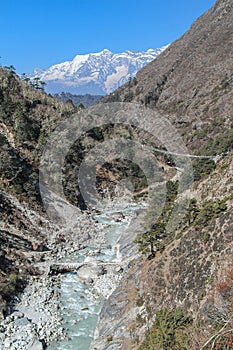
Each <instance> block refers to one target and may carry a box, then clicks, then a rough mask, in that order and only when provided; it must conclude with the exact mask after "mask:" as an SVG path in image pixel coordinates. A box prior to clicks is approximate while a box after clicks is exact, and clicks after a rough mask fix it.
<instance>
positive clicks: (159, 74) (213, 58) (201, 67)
mask: <svg viewBox="0 0 233 350" xmlns="http://www.w3.org/2000/svg"><path fill="white" fill-rule="evenodd" d="M232 6H233V4H232V1H231V0H219V1H217V2H216V4H215V5H214V6H213V7H212V8H211V9H210V10H209V11H208V12H206V13H205V14H204V15H203V16H201V17H200V18H199V19H198V20H197V21H196V22H194V23H193V25H192V26H191V28H190V30H189V31H187V32H186V33H185V34H184V35H183V36H182V37H181V38H180V39H178V40H177V41H175V42H174V43H172V44H171V45H170V46H169V47H168V48H167V49H166V50H165V51H164V52H163V53H162V54H161V55H160V56H159V57H158V58H157V59H156V60H154V61H153V62H152V63H150V64H149V65H147V66H146V67H145V68H143V69H142V70H141V71H140V72H138V73H137V75H136V82H135V84H131V85H130V86H129V84H126V85H124V86H123V87H122V88H120V89H119V90H116V91H115V92H113V93H112V94H111V95H110V96H109V97H106V101H112V100H113V101H117V100H119V101H135V102H139V103H142V104H145V105H147V106H150V107H151V108H155V107H156V109H158V110H159V111H161V112H162V113H164V114H168V115H169V120H170V121H172V123H173V124H174V125H175V126H176V127H177V128H182V130H181V133H182V135H183V137H184V140H185V141H186V143H187V145H189V146H190V148H191V149H197V148H199V147H200V146H201V144H202V143H203V141H204V140H205V141H206V140H207V138H210V137H214V136H215V135H216V134H218V133H219V132H220V131H221V130H222V129H223V128H229V126H230V125H231V123H232V114H233V106H232V98H233V95H232V94H233V90H232V84H233V75H232V72H233V52H232V42H233V21H232V12H233V8H232Z"/></svg>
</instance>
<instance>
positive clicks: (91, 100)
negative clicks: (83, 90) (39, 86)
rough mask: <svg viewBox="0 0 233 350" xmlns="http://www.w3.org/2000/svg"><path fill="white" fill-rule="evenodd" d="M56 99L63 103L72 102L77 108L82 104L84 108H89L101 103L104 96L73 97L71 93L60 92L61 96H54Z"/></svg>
mask: <svg viewBox="0 0 233 350" xmlns="http://www.w3.org/2000/svg"><path fill="white" fill-rule="evenodd" d="M54 97H56V98H58V99H59V100H61V101H62V102H67V101H69V100H71V101H72V102H73V104H74V105H75V106H80V104H82V105H83V106H84V107H89V106H91V105H94V104H95V103H97V102H99V101H100V100H101V98H103V96H102V95H90V94H85V95H73V94H71V93H70V92H60V93H59V94H54Z"/></svg>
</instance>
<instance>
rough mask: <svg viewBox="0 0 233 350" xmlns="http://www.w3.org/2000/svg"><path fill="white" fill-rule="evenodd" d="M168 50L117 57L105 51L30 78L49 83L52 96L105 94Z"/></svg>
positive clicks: (51, 68) (78, 57)
mask: <svg viewBox="0 0 233 350" xmlns="http://www.w3.org/2000/svg"><path fill="white" fill-rule="evenodd" d="M167 47H168V45H167V46H163V47H161V48H158V49H149V50H147V51H146V52H139V51H137V52H134V51H125V52H122V53H117V54H115V53H113V52H111V51H109V50H107V49H105V50H103V51H101V52H97V53H90V54H86V55H77V56H76V57H75V58H74V59H73V60H72V61H66V62H63V63H59V64H55V65H53V66H51V67H50V68H48V69H35V70H34V72H33V74H31V75H30V76H31V77H39V78H40V79H41V80H42V81H44V82H46V92H49V93H52V94H54V93H61V92H69V93H72V94H92V95H106V94H108V93H110V92H112V91H114V90H115V89H117V88H118V87H120V86H121V85H123V84H124V83H126V82H127V81H128V80H129V78H130V77H134V76H135V74H136V73H137V72H138V71H139V70H140V69H141V68H143V67H144V66H146V65H147V64H148V63H150V62H151V61H153V60H154V59H155V58H156V57H157V56H158V55H159V54H160V53H161V52H163V51H164V50H165V49H166V48H167Z"/></svg>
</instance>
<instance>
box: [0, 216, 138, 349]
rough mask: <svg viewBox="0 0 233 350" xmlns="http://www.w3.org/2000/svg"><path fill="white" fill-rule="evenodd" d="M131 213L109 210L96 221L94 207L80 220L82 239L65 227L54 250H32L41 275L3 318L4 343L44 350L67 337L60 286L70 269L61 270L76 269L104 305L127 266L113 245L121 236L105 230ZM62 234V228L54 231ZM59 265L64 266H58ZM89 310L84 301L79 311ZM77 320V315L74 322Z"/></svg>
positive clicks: (90, 296) (0, 342)
mask: <svg viewBox="0 0 233 350" xmlns="http://www.w3.org/2000/svg"><path fill="white" fill-rule="evenodd" d="M133 215H135V214H134V210H132V211H131V212H130V211H128V212H127V211H126V212H124V213H123V212H122V211H119V210H117V211H116V212H114V211H113V210H112V211H111V210H110V211H108V212H107V213H106V216H105V217H104V218H103V217H102V218H101V220H99V222H97V221H96V220H98V218H96V220H93V218H92V217H93V213H91V215H86V214H85V215H84V217H83V218H82V219H80V221H79V224H77V223H76V230H77V229H78V232H76V237H78V238H79V239H76V240H74V237H73V232H72V235H70V234H69V232H68V230H67V231H66V232H65V233H66V236H65V237H66V240H65V242H63V243H62V244H60V245H59V244H57V243H55V242H56V239H55V236H52V237H51V242H50V245H51V246H50V251H48V252H43V253H38V252H35V253H31V254H34V260H35V267H37V268H38V269H39V271H40V272H41V275H40V276H36V277H32V278H31V280H30V282H29V283H28V285H27V287H26V289H25V290H24V292H23V293H22V295H21V296H20V297H18V298H15V300H14V303H13V304H12V313H11V314H10V315H9V316H7V317H6V318H5V319H4V320H3V321H2V322H1V324H0V349H3V350H5V349H8V350H9V349H10V350H21V349H22V350H25V349H28V350H29V349H30V350H32V349H33V350H41V349H46V348H47V347H48V346H49V345H50V344H59V342H68V341H69V336H70V335H69V329H68V328H67V327H66V324H65V322H64V319H63V314H64V313H63V310H62V309H63V308H64V305H63V306H62V305H61V300H62V296H61V293H62V290H61V286H62V285H63V284H64V281H65V279H66V278H67V273H65V274H64V273H61V272H66V271H67V272H68V271H73V276H75V279H77V281H79V283H81V284H83V285H84V286H85V290H84V294H85V298H87V300H88V301H90V302H94V303H95V304H98V305H100V308H101V302H102V301H103V300H106V299H107V298H108V297H109V296H110V295H111V293H112V292H113V291H114V289H115V288H116V286H117V285H118V284H119V281H120V280H121V278H122V274H123V272H124V267H123V266H122V264H121V258H120V256H119V252H117V244H115V246H114V247H113V246H112V245H111V243H113V242H115V243H116V241H117V239H116V234H115V233H113V236H111V235H110V236H109V237H108V239H106V237H105V234H104V231H105V230H106V229H107V227H111V226H112V225H119V226H120V225H122V224H123V223H125V225H126V224H127V222H129V221H130V219H131V218H132V216H133ZM116 231H117V230H116ZM60 234H61V232H59V231H58V232H57V234H56V236H59V235H60ZM62 235H63V236H64V231H63V232H62ZM114 235H115V236H114ZM80 237H82V239H80ZM75 264H76V265H75ZM55 265H56V266H58V267H59V268H61V267H62V269H63V270H62V269H61V270H60V271H59V268H57V270H56V269H54V266H55ZM68 275H69V274H68ZM100 308H99V309H98V310H99V311H100ZM85 310H88V306H87V305H85V304H83V303H82V305H81V311H82V312H84V311H85ZM71 318H72V315H71ZM76 322H77V320H76V319H75V318H74V319H73V320H72V323H73V324H75V323H76ZM93 331H94V330H93ZM54 346H55V347H53V348H54V349H57V348H56V345H54ZM88 348H89V347H87V349H88ZM51 349H52V347H51Z"/></svg>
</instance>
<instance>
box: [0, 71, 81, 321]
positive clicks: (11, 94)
mask: <svg viewBox="0 0 233 350" xmlns="http://www.w3.org/2000/svg"><path fill="white" fill-rule="evenodd" d="M76 110H77V109H76V107H75V106H74V105H73V104H72V103H67V104H63V103H62V102H60V101H58V100H57V99H55V98H52V97H49V96H48V95H46V94H45V93H44V92H42V91H35V90H34V88H33V87H32V86H30V85H28V84H27V83H26V82H25V81H21V80H20V79H19V77H18V76H17V75H16V74H15V73H14V72H13V71H10V70H6V69H3V68H0V259H1V265H0V296H1V297H0V318H1V316H2V312H6V311H7V310H8V309H7V303H8V302H9V301H11V299H12V298H13V297H14V295H15V293H17V292H18V291H20V290H22V288H23V287H24V286H25V283H26V281H27V278H28V276H29V275H30V274H32V275H34V274H37V273H38V271H37V270H36V269H35V268H34V267H33V265H34V262H35V260H34V258H33V257H32V256H31V255H30V253H33V252H34V251H43V250H47V249H48V248H47V243H48V238H49V237H50V236H51V232H55V231H56V228H55V227H54V225H53V224H52V223H50V222H49V221H48V218H47V217H46V214H45V212H44V209H43V207H42V203H41V198H40V194H39V188H38V181H39V180H38V173H39V169H38V168H39V159H40V155H41V152H42V150H43V146H44V144H45V142H46V138H47V136H48V134H49V132H51V131H52V130H53V129H54V127H55V126H56V125H57V123H58V122H59V121H61V120H63V119H64V118H66V117H68V116H69V115H70V114H71V113H73V112H74V111H76ZM50 227H51V230H50Z"/></svg>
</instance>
